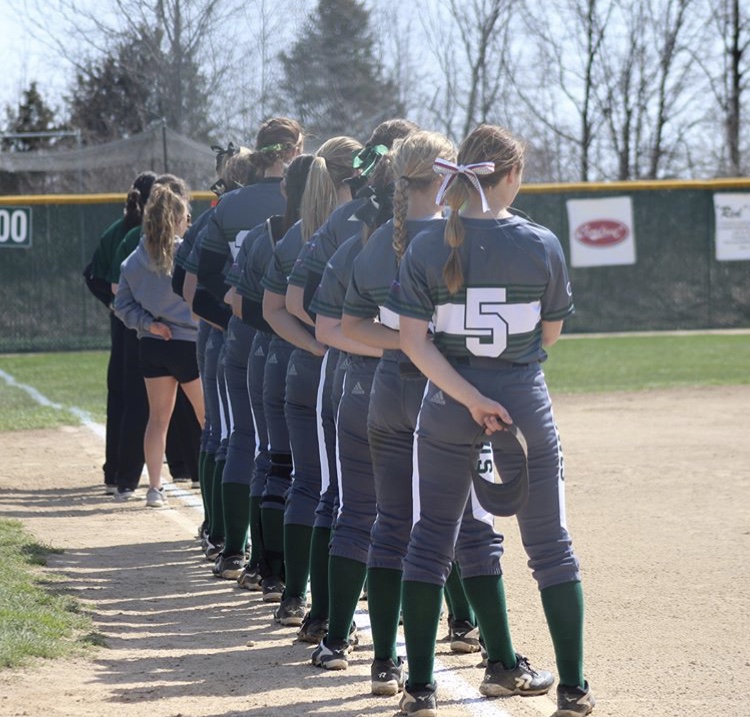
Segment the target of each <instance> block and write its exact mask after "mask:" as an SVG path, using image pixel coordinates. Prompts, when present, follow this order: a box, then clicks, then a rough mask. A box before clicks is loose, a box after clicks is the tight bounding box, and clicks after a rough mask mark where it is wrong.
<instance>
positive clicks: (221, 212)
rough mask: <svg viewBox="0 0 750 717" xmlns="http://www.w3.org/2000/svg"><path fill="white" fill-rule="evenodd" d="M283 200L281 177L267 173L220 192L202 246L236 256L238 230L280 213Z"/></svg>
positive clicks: (207, 249) (219, 252)
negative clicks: (230, 190) (239, 186)
mask: <svg viewBox="0 0 750 717" xmlns="http://www.w3.org/2000/svg"><path fill="white" fill-rule="evenodd" d="M285 206H286V200H285V199H284V197H283V195H282V194H281V178H280V177H269V178H267V179H261V180H260V182H257V183H256V184H250V185H248V186H247V187H242V188H241V189H236V190H234V191H232V192H229V193H228V194H226V195H224V196H223V197H222V199H221V201H220V202H219V204H218V206H217V207H216V211H215V212H214V214H213V216H212V217H211V219H210V221H209V223H208V230H207V236H206V241H205V243H204V247H203V248H204V249H205V251H208V252H214V253H216V254H221V255H222V256H224V257H228V256H229V254H230V253H231V255H232V256H233V257H234V256H237V252H238V251H239V248H240V245H241V244H242V238H240V239H239V241H238V240H237V239H238V237H237V235H238V233H240V232H242V231H243V230H248V229H251V228H252V227H255V226H257V225H258V224H260V223H261V222H264V221H265V220H266V219H267V218H268V217H269V216H271V215H272V214H283V213H284V208H285Z"/></svg>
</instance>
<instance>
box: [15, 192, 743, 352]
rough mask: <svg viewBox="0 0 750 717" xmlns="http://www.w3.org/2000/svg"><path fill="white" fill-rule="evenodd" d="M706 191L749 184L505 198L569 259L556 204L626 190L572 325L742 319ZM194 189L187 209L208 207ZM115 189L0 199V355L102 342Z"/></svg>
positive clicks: (580, 280)
mask: <svg viewBox="0 0 750 717" xmlns="http://www.w3.org/2000/svg"><path fill="white" fill-rule="evenodd" d="M714 192H738V193H742V194H746V195H747V197H748V203H749V204H750V182H748V181H746V180H735V181H734V182H733V184H731V185H728V184H727V183H726V182H724V183H722V182H720V181H717V182H704V183H696V182H684V183H680V182H669V183H666V182H665V183H658V182H655V183H644V182H638V183H633V184H628V183H622V182H618V183H614V184H612V185H602V184H597V185H593V184H592V185H583V184H576V185H543V186H542V185H529V187H527V188H526V191H523V190H522V192H521V194H520V195H519V196H518V197H517V199H516V201H515V203H514V206H515V207H517V208H518V209H520V210H522V211H524V212H525V213H527V214H528V215H529V216H530V217H531V218H532V219H533V220H534V221H537V222H539V223H540V224H544V225H545V226H547V227H549V228H550V229H551V230H552V231H554V232H555V233H556V234H557V236H558V237H559V238H560V241H561V243H562V246H563V249H564V251H565V253H566V256H567V258H568V260H570V237H569V236H568V215H567V209H566V202H567V201H568V200H569V199H585V198H601V197H603V196H607V197H617V196H630V197H631V198H632V204H633V222H634V226H633V228H634V232H635V236H636V251H637V263H636V264H635V265H633V266H608V267H593V268H570V278H571V282H572V287H573V296H574V300H575V305H576V314H575V316H573V317H572V318H570V319H569V320H568V321H567V322H566V328H565V330H566V331H567V332H575V333H592V332H614V331H649V330H654V331H662V330H700V329H713V328H747V327H750V261H728V262H717V261H716V260H715V236H714V235H715V220H714V207H713V194H714ZM208 196H210V195H199V196H194V197H193V201H192V206H193V215H194V216H197V215H198V214H199V213H200V212H201V211H203V210H204V209H205V208H207V207H208ZM123 199H124V197H120V196H118V195H105V196H101V197H97V196H87V197H84V196H54V197H48V198H45V197H33V198H29V197H16V198H14V197H0V208H4V209H8V208H11V207H13V206H17V207H26V206H30V208H31V226H32V236H31V245H30V246H29V247H28V248H24V247H22V246H16V247H12V248H11V247H2V246H0V300H2V311H1V312H0V352H2V353H8V352H19V351H46V350H78V349H88V348H106V347H107V346H108V345H109V321H108V317H107V311H106V309H105V308H104V307H103V306H102V305H101V304H100V303H99V302H98V301H96V299H94V298H93V297H92V296H91V295H90V294H89V292H88V290H87V289H86V287H85V285H84V282H83V277H82V275H81V271H82V269H83V267H84V266H85V265H86V263H87V262H88V261H89V259H90V257H91V255H92V254H93V252H94V249H95V248H96V244H97V240H98V238H99V235H100V234H101V232H103V231H104V229H106V228H107V227H108V226H109V225H110V224H111V223H112V222H113V221H114V220H115V219H116V218H117V217H118V216H120V214H121V212H122V206H123Z"/></svg>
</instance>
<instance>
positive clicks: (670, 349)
mask: <svg viewBox="0 0 750 717" xmlns="http://www.w3.org/2000/svg"><path fill="white" fill-rule="evenodd" d="M108 359H109V353H108V352H107V351H81V352H76V353H49V354H21V355H15V356H10V355H6V356H0V369H2V370H3V371H5V372H6V373H8V374H10V375H11V376H13V377H14V378H15V379H16V381H18V382H19V383H23V384H27V385H30V386H33V387H34V388H35V389H36V390H37V391H39V393H41V394H42V395H44V396H46V397H47V398H48V399H50V400H51V401H53V402H55V403H57V404H60V405H61V406H75V407H77V408H81V409H83V410H84V411H86V412H88V413H89V414H90V415H91V416H92V418H93V419H94V420H95V421H97V422H98V423H104V422H105V414H106V400H107V387H106V382H107V379H106V375H107V361H108ZM748 366H750V334H686V335H674V334H653V335H648V336H635V335H634V336H627V335H624V336H604V337H602V336H591V337H581V338H571V337H563V338H562V339H561V340H560V341H559V342H558V343H557V344H555V346H553V347H552V348H551V349H550V350H549V360H548V361H547V362H546V363H545V364H544V372H545V374H546V376H547V382H548V384H549V387H550V390H552V391H554V392H557V393H603V392H609V391H643V390H648V389H668V388H679V387H699V386H731V385H747V384H749V383H750V371H748V369H747V367H748ZM0 405H2V407H3V411H2V412H0V431H8V430H18V429H24V428H50V427H54V426H61V425H76V424H77V423H78V419H77V418H76V417H75V416H74V415H73V414H71V413H69V412H68V411H65V410H62V411H61V410H55V409H53V408H49V407H44V406H40V405H38V404H37V403H35V402H34V401H33V400H32V399H31V398H30V397H29V396H28V395H27V394H26V393H25V392H23V391H21V390H20V389H17V388H13V387H9V386H8V385H7V384H6V383H5V381H3V380H1V379H0Z"/></svg>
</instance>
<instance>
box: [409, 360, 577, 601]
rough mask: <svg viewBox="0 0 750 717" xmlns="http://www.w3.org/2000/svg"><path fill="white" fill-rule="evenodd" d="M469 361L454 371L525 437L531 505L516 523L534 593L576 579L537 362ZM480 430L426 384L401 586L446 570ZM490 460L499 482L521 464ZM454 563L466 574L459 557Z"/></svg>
mask: <svg viewBox="0 0 750 717" xmlns="http://www.w3.org/2000/svg"><path fill="white" fill-rule="evenodd" d="M470 361H471V363H470V364H469V365H466V364H463V363H461V364H457V365H456V370H457V371H458V372H459V373H460V374H461V375H462V376H463V377H464V378H465V379H466V380H467V381H469V382H470V383H471V384H472V385H474V386H476V387H477V388H478V389H479V390H480V391H481V392H482V393H483V394H484V395H486V396H488V397H489V398H492V399H494V400H496V401H499V402H500V403H501V404H502V405H503V406H505V408H506V409H507V410H508V413H510V416H511V418H512V419H513V422H514V423H515V424H516V425H517V426H518V428H520V429H521V431H522V432H523V434H524V436H525V438H526V442H527V446H528V468H529V499H528V502H527V504H526V506H525V507H524V508H523V509H522V510H521V511H520V512H519V513H518V515H517V519H518V526H519V529H520V532H521V539H522V541H523V545H524V548H525V549H526V553H527V555H528V557H529V561H528V564H529V567H530V568H531V570H532V574H533V576H534V579H535V580H536V582H537V585H538V587H539V589H540V590H543V589H544V588H547V587H550V586H553V585H558V584H562V583H567V582H571V581H574V580H580V573H579V569H578V561H577V559H576V556H575V554H574V553H573V548H572V544H571V539H570V535H569V534H568V531H567V528H566V521H565V483H564V474H563V456H562V450H561V447H560V437H559V434H558V430H557V426H556V425H555V422H554V418H553V415H552V403H551V401H550V397H549V392H548V391H547V386H546V384H545V381H544V373H543V372H542V370H541V368H540V367H539V364H531V365H528V366H518V365H514V364H507V363H506V364H504V363H502V362H499V361H493V360H487V359H471V360H470ZM478 430H479V427H478V426H477V424H476V423H475V422H474V421H473V419H472V418H471V414H470V413H469V411H468V410H466V408H465V407H464V406H463V405H461V404H460V403H458V402H457V401H454V400H453V399H452V398H450V396H447V395H445V394H444V393H443V392H442V391H439V390H438V389H437V388H436V387H435V386H433V385H432V384H428V388H427V391H426V393H425V397H424V400H423V401H422V408H421V410H420V414H419V424H418V428H417V438H416V442H417V465H418V471H417V485H418V490H417V495H418V500H419V504H418V507H417V506H416V505H415V513H416V514H418V520H417V521H416V523H415V525H414V528H413V530H412V534H411V539H410V541H409V549H408V551H407V554H406V557H405V559H404V580H413V581H420V582H427V583H438V584H442V583H443V582H444V581H445V578H446V577H447V575H448V572H449V571H450V563H451V559H452V557H453V544H454V543H455V540H456V537H457V534H458V526H459V523H460V521H461V515H462V512H461V506H462V505H463V504H465V503H466V502H467V500H468V499H469V498H470V487H471V478H470V477H469V474H468V471H467V470H466V466H467V464H468V461H469V457H470V452H471V445H472V442H473V441H474V438H475V437H476V435H477V432H478ZM495 462H496V466H497V469H498V471H499V473H500V475H501V476H506V475H507V476H511V475H515V473H516V471H517V469H518V463H519V459H518V458H517V457H512V456H505V455H503V454H501V453H495ZM459 563H460V565H461V574H462V575H464V576H466V571H465V568H464V564H463V562H462V561H461V558H460V557H459ZM488 567H489V566H488Z"/></svg>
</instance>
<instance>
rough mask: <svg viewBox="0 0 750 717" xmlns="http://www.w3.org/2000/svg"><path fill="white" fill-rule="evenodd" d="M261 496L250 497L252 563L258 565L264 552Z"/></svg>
mask: <svg viewBox="0 0 750 717" xmlns="http://www.w3.org/2000/svg"><path fill="white" fill-rule="evenodd" d="M262 502H263V499H262V498H261V497H260V496H257V497H254V496H251V498H250V560H249V562H250V565H251V566H256V565H258V563H259V562H260V558H261V555H262V554H263V533H262V532H261V527H260V504H261V503H262Z"/></svg>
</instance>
